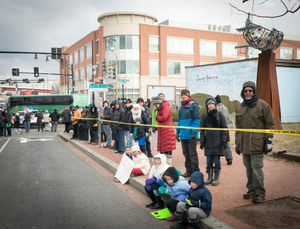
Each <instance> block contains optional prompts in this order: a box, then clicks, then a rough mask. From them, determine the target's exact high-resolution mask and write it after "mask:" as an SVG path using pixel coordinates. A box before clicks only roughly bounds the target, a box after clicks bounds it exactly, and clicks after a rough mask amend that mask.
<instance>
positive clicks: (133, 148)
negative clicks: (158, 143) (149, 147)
mask: <svg viewBox="0 0 300 229" xmlns="http://www.w3.org/2000/svg"><path fill="white" fill-rule="evenodd" d="M131 150H132V152H134V151H141V150H140V146H139V145H133V146H132V147H131Z"/></svg>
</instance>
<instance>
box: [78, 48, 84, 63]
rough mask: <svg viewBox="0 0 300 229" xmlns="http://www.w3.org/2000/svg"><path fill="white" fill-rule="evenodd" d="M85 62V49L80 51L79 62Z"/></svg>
mask: <svg viewBox="0 0 300 229" xmlns="http://www.w3.org/2000/svg"><path fill="white" fill-rule="evenodd" d="M83 60H84V48H81V49H79V61H83Z"/></svg>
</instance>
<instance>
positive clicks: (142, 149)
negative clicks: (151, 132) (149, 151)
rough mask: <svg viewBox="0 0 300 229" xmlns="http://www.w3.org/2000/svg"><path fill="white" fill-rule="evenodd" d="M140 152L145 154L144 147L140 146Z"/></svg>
mask: <svg viewBox="0 0 300 229" xmlns="http://www.w3.org/2000/svg"><path fill="white" fill-rule="evenodd" d="M140 150H141V151H142V152H143V153H144V154H146V147H145V145H143V146H140Z"/></svg>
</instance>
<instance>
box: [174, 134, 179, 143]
mask: <svg viewBox="0 0 300 229" xmlns="http://www.w3.org/2000/svg"><path fill="white" fill-rule="evenodd" d="M175 138H176V140H177V141H178V142H180V134H179V133H176V136H175Z"/></svg>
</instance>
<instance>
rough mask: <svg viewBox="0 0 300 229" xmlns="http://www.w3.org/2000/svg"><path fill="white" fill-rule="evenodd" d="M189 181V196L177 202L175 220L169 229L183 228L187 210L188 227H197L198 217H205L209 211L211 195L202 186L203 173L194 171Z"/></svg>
mask: <svg viewBox="0 0 300 229" xmlns="http://www.w3.org/2000/svg"><path fill="white" fill-rule="evenodd" d="M189 183H190V185H191V188H190V190H189V197H188V198H186V199H185V203H184V202H179V203H178V204H177V207H176V212H175V214H176V216H177V222H176V224H174V225H171V226H170V229H175V228H177V229H179V228H185V216H186V212H188V216H189V218H188V221H189V224H190V227H189V228H196V229H197V228H198V221H199V219H200V218H206V217H208V216H209V214H210V212H211V204H212V195H211V193H210V191H209V190H208V189H207V188H206V187H205V186H204V179H203V174H202V173H201V172H198V171H196V172H194V173H193V174H192V175H191V177H190V179H189Z"/></svg>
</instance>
